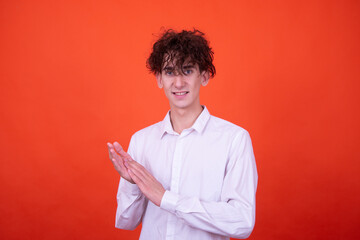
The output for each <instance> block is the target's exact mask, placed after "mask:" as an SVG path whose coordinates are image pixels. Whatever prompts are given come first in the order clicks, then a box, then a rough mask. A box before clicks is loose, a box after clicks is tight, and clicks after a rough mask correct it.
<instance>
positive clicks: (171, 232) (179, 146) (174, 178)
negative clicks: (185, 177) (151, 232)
mask: <svg viewBox="0 0 360 240" xmlns="http://www.w3.org/2000/svg"><path fill="white" fill-rule="evenodd" d="M182 158H183V136H181V135H180V136H178V137H177V140H176V143H175V151H174V158H173V163H172V171H171V185H170V191H172V192H174V193H179V184H180V171H181V165H182ZM176 221H177V218H176V216H175V215H170V216H169V218H168V222H167V231H166V232H167V234H166V239H167V240H173V239H174V238H175V228H176Z"/></svg>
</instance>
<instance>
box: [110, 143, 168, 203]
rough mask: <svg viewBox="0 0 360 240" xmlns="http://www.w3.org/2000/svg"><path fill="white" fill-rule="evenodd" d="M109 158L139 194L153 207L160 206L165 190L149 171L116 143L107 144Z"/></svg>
mask: <svg viewBox="0 0 360 240" xmlns="http://www.w3.org/2000/svg"><path fill="white" fill-rule="evenodd" d="M107 146H108V151H109V158H110V160H111V162H112V163H113V165H114V168H115V170H116V171H117V172H118V173H119V174H120V176H121V177H122V178H123V179H125V180H127V181H128V182H130V183H132V184H136V185H137V186H138V187H139V189H140V190H141V192H142V193H143V194H144V195H145V196H146V197H147V198H148V199H149V200H150V201H151V202H153V203H154V204H155V205H157V206H160V203H161V199H162V197H163V196H164V193H165V189H164V187H163V186H162V185H161V183H160V182H159V181H157V180H156V179H155V178H154V176H152V175H151V174H150V173H149V171H147V170H146V169H145V168H144V167H143V166H142V165H141V164H139V163H138V162H136V161H135V160H133V159H132V158H131V156H130V155H129V154H128V153H127V152H125V151H124V149H123V148H122V147H121V145H120V144H119V143H118V142H114V143H113V144H111V143H107Z"/></svg>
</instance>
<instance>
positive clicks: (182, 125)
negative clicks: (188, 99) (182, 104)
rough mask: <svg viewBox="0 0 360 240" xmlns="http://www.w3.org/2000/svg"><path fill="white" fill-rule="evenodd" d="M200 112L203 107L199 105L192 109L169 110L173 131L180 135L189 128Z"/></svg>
mask: <svg viewBox="0 0 360 240" xmlns="http://www.w3.org/2000/svg"><path fill="white" fill-rule="evenodd" d="M202 110H203V107H202V106H201V105H200V104H199V105H198V106H196V107H194V108H193V109H178V108H171V111H170V120H171V124H172V127H173V129H174V131H175V132H177V133H179V134H181V132H182V131H183V130H184V129H187V128H190V127H191V126H192V125H193V124H194V122H195V121H196V119H197V118H198V117H199V115H200V114H201V112H202Z"/></svg>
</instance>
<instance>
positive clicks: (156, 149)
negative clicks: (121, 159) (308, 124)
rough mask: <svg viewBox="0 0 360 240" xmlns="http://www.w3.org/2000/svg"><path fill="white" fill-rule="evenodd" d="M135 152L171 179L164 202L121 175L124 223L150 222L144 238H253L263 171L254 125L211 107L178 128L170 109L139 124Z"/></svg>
mask: <svg viewBox="0 0 360 240" xmlns="http://www.w3.org/2000/svg"><path fill="white" fill-rule="evenodd" d="M128 152H129V154H130V155H131V157H132V158H133V159H134V160H135V161H137V162H139V163H140V164H142V165H143V166H144V167H145V168H146V169H147V170H148V171H149V172H150V173H151V174H153V176H154V177H155V178H156V179H157V180H158V181H159V182H160V183H161V184H162V185H163V187H164V188H165V189H166V192H165V194H164V196H163V198H162V200H161V204H160V207H158V206H156V205H155V204H153V203H152V202H151V201H148V200H147V199H146V197H145V196H144V195H143V194H142V193H141V191H140V190H139V188H138V187H137V185H136V184H131V183H129V182H128V181H126V180H121V181H120V184H119V189H118V193H117V202H118V207H117V211H116V222H115V226H116V227H117V228H122V229H129V230H132V229H134V228H136V227H137V226H138V224H139V223H140V222H142V229H141V235H140V239H142V240H149V239H154V240H160V239H166V240H170V239H171V240H175V239H179V240H187V239H191V240H197V239H199V240H207V239H229V237H233V238H247V237H248V236H249V235H250V233H251V231H252V229H253V227H254V224H255V193H256V187H257V179H258V177H257V171H256V164H255V158H254V153H253V149H252V145H251V139H250V136H249V134H248V132H247V131H246V130H244V129H243V128H241V127H239V126H236V125H234V124H232V123H230V122H227V121H225V120H223V119H220V118H217V117H214V116H211V115H210V114H209V112H208V110H207V108H206V107H205V108H204V110H203V111H202V113H201V114H200V116H199V117H198V118H197V119H196V121H195V123H194V125H193V126H192V127H191V128H188V129H185V130H183V131H182V133H181V134H178V133H176V132H174V130H173V128H172V125H171V122H170V116H169V113H168V114H167V115H166V117H165V118H164V120H163V121H161V122H158V123H156V124H154V125H151V126H149V127H147V128H145V129H142V130H140V131H138V132H136V133H135V134H134V135H133V136H132V138H131V141H130V145H129V149H128Z"/></svg>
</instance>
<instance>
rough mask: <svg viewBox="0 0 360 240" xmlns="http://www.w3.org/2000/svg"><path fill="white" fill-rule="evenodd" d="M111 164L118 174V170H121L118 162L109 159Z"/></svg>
mask: <svg viewBox="0 0 360 240" xmlns="http://www.w3.org/2000/svg"><path fill="white" fill-rule="evenodd" d="M111 162H112V164H113V165H114V168H115V170H116V171H118V172H119V171H120V169H121V166H120V164H119V162H118V161H116V160H115V158H112V159H111Z"/></svg>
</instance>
